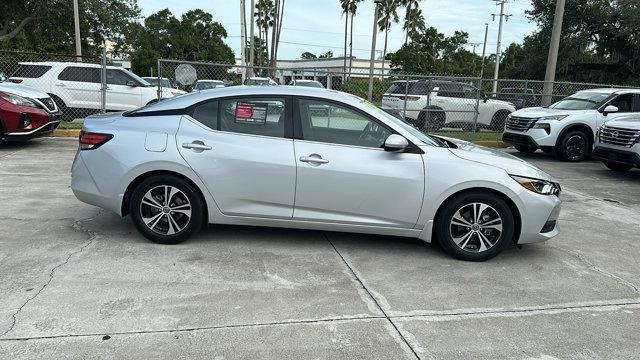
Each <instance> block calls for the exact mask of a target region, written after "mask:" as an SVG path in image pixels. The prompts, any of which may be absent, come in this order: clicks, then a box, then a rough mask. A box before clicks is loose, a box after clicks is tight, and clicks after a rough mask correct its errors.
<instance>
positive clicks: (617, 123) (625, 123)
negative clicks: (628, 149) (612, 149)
mask: <svg viewBox="0 0 640 360" xmlns="http://www.w3.org/2000/svg"><path fill="white" fill-rule="evenodd" d="M605 125H606V126H612V127H617V128H622V129H631V130H640V116H638V115H634V116H629V117H625V118H618V119H615V120H611V121H607V122H606V124H605Z"/></svg>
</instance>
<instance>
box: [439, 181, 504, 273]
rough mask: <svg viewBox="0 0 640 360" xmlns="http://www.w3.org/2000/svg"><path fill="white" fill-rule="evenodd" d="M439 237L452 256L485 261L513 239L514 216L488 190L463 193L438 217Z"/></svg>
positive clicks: (451, 201)
mask: <svg viewBox="0 0 640 360" xmlns="http://www.w3.org/2000/svg"><path fill="white" fill-rule="evenodd" d="M436 222H437V223H436V229H435V230H436V237H437V239H438V241H439V243H440V246H442V249H443V250H444V251H445V252H446V253H447V254H448V255H450V256H452V257H454V258H456V259H460V260H466V261H485V260H489V259H491V258H493V257H495V256H496V255H498V254H499V253H501V252H502V251H503V250H504V249H505V248H506V247H507V246H508V245H509V244H510V243H511V241H512V239H513V232H514V228H515V227H514V216H513V213H512V211H511V209H510V208H509V206H508V205H507V204H506V203H505V202H504V200H502V199H501V198H500V197H499V196H496V195H494V194H492V193H488V192H484V191H471V192H467V193H462V194H460V195H457V196H455V197H454V198H452V199H450V200H449V201H448V202H447V203H446V204H444V207H443V208H442V209H441V210H440V212H439V215H438V218H437V219H436Z"/></svg>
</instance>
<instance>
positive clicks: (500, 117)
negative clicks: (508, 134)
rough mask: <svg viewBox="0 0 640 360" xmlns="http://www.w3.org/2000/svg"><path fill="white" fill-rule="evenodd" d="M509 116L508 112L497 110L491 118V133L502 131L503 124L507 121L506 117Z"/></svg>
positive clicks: (509, 112)
mask: <svg viewBox="0 0 640 360" xmlns="http://www.w3.org/2000/svg"><path fill="white" fill-rule="evenodd" d="M509 114H511V111H508V110H498V111H496V113H495V114H493V117H492V118H491V125H490V128H491V130H493V131H503V130H504V124H505V122H506V121H507V116H509Z"/></svg>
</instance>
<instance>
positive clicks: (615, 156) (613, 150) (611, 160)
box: [593, 114, 640, 171]
mask: <svg viewBox="0 0 640 360" xmlns="http://www.w3.org/2000/svg"><path fill="white" fill-rule="evenodd" d="M593 157H594V158H596V159H598V160H601V161H602V162H603V163H604V164H605V165H606V166H607V167H608V168H609V169H611V170H614V171H627V170H630V169H631V168H633V167H638V168H640V115H638V114H634V115H628V116H624V117H620V118H617V119H615V120H612V121H609V122H607V123H606V124H604V125H602V126H601V127H600V129H598V133H597V135H596V147H595V149H594V150H593Z"/></svg>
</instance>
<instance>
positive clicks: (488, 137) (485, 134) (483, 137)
mask: <svg viewBox="0 0 640 360" xmlns="http://www.w3.org/2000/svg"><path fill="white" fill-rule="evenodd" d="M431 134H433V135H440V136H446V137H450V138H455V139H461V140H467V141H501V140H502V133H499V132H489V131H479V132H477V133H475V134H472V133H471V132H468V131H437V132H431Z"/></svg>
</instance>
